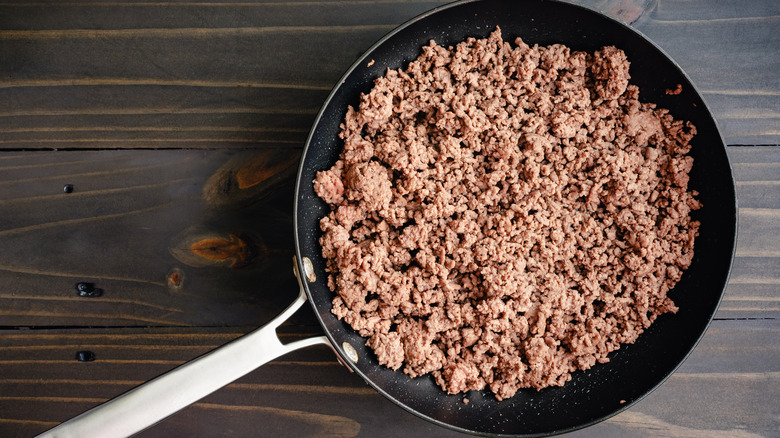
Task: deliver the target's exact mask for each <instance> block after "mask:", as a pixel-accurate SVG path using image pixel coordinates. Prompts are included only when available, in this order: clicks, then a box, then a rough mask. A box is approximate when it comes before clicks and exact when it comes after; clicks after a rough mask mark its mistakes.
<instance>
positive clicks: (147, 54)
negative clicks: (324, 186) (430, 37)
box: [0, 0, 780, 149]
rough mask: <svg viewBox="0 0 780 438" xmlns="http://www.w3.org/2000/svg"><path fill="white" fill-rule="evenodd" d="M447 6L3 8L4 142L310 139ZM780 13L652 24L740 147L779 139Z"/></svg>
mask: <svg viewBox="0 0 780 438" xmlns="http://www.w3.org/2000/svg"><path fill="white" fill-rule="evenodd" d="M442 3H443V2H432V1H428V2H424V1H420V2H401V1H388V2H379V3H377V4H373V3H369V2H271V3H257V4H255V3H249V2H238V3H219V2H216V3H215V2H210V3H200V2H183V3H172V4H167V5H162V4H159V3H135V2H121V1H114V2H69V3H64V4H49V3H46V2H35V3H19V2H13V3H0V17H7V18H5V19H2V18H0V54H2V57H3V59H4V60H6V61H5V62H3V64H2V65H0V78H2V80H0V149H2V148H5V149H19V148H26V149H27V148H28V149H53V148H155V147H173V148H235V147H241V148H248V147H252V148H255V147H264V146H267V145H269V144H270V143H274V144H277V145H280V144H281V145H284V144H288V145H290V146H291V147H299V146H300V145H301V143H302V141H303V139H304V138H305V135H306V132H307V131H308V128H309V126H310V124H311V121H312V120H313V117H314V114H315V113H316V111H317V109H318V108H319V106H320V105H321V103H322V101H323V100H324V96H325V95H326V94H327V91H328V90H329V89H330V88H331V87H332V86H333V85H334V84H335V82H336V81H337V80H338V78H339V77H340V76H341V74H342V73H343V71H344V70H345V69H346V68H348V66H349V65H350V64H351V63H352V61H353V60H354V59H355V58H356V57H357V56H358V55H359V54H361V53H362V52H363V51H364V50H365V49H366V48H368V47H369V46H370V45H371V44H372V43H373V42H374V41H376V40H377V39H378V38H379V37H381V36H382V35H384V34H385V33H386V32H387V31H389V30H390V29H392V28H393V27H395V26H396V25H398V24H400V23H401V22H403V21H405V20H407V19H409V18H412V17H413V16H415V15H417V14H418V13H420V12H423V11H425V10H427V9H430V8H432V7H434V6H436V5H439V4H442ZM583 3H586V4H592V3H594V2H585V1H583ZM599 3H600V2H595V4H596V5H598V4H599ZM651 3H653V2H651ZM116 8H120V9H122V12H123V13H122V14H117V13H115V9H116ZM160 8H162V9H160ZM312 10H316V11H317V13H311V11H312ZM701 11H707V13H706V15H701ZM745 11H750V16H746V12H745ZM779 14H780V12H778V7H777V3H776V2H772V1H771V0H754V1H752V2H751V7H750V8H747V7H746V8H734V7H733V6H732V5H731V4H730V3H728V2H713V1H705V0H696V1H692V2H686V4H685V5H682V6H681V5H678V4H667V3H665V2H663V1H660V2H657V7H655V8H654V9H652V10H650V11H648V12H647V14H646V16H645V17H644V18H643V19H642V20H640V21H639V22H638V23H636V27H637V28H638V29H639V30H640V31H642V32H644V33H646V34H647V35H648V36H649V37H650V38H651V39H653V40H654V41H655V42H656V43H658V44H659V45H660V46H661V47H663V48H664V49H665V50H666V51H667V52H669V53H670V55H671V56H672V57H673V58H674V59H676V60H678V61H679V62H680V64H681V65H682V67H683V68H684V69H685V70H686V71H687V72H688V73H689V74H690V75H691V77H692V79H693V81H694V82H695V83H696V84H697V85H698V87H699V88H700V89H701V90H702V92H703V93H704V95H705V98H706V100H707V101H708V102H709V104H710V105H711V107H712V110H713V111H714V113H715V115H716V118H717V119H718V121H719V122H720V124H721V128H722V130H723V133H724V135H725V137H726V139H727V141H728V142H729V143H732V144H737V143H739V144H778V143H780V131H778V130H777V128H776V126H777V121H778V119H779V118H780V96H778V94H777V92H776V90H774V89H773V87H774V85H775V84H776V83H777V82H778V81H780V77H779V76H778V71H780V68H778V67H779V66H780V64H778V63H779V62H780V60H779V59H778V55H777V54H776V53H773V52H772V51H769V52H765V51H763V47H774V46H778V45H780V40H778V38H780V36H778V33H777V32H775V31H774V30H775V29H776V27H777V20H778V19H780V18H778V17H780V15H779ZM119 17H121V18H119ZM173 17H175V19H174V18H173ZM757 51H758V52H757ZM192 53H198V56H191V54H192ZM226 66H229V67H226Z"/></svg>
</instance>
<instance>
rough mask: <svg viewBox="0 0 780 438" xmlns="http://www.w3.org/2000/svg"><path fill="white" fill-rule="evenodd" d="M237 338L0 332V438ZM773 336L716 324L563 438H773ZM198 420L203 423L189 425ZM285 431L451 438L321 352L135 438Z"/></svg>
mask: <svg viewBox="0 0 780 438" xmlns="http://www.w3.org/2000/svg"><path fill="white" fill-rule="evenodd" d="M304 330H305V329H304ZM240 333H241V330H236V329H235V328H225V329H208V330H205V329H197V328H196V329H136V330H123V331H122V333H118V332H117V331H116V330H107V329H83V330H66V331H63V330H36V331H2V332H0V367H2V369H3V374H2V376H0V394H2V395H0V435H2V436H31V435H33V434H34V433H37V432H40V431H42V430H44V429H46V428H47V427H51V426H53V425H54V424H56V423H57V422H59V421H62V420H65V419H67V418H70V417H71V416H73V415H76V414H78V413H79V412H81V411H83V410H85V409H88V408H89V407H91V406H93V405H95V404H97V403H100V402H101V401H103V400H105V399H107V398H110V397H113V396H115V395H117V394H119V393H121V392H123V391H125V390H127V389H129V388H131V387H133V386H134V385H136V384H138V383H139V382H142V381H145V380H147V379H150V378H152V377H154V376H156V375H157V374H159V373H161V372H164V371H165V370H167V369H171V368H173V367H175V366H176V365H177V364H178V363H180V362H184V361H186V360H189V359H191V358H193V357H195V356H197V355H198V354H201V353H203V352H205V351H208V350H209V349H211V348H213V347H214V346H215V345H219V344H221V343H224V342H227V341H228V340H230V339H232V338H233V337H235V336H237V335H239V334H240ZM778 336H780V323H778V321H777V320H761V321H734V320H729V321H715V322H714V323H713V325H712V327H711V328H710V330H709V331H708V332H707V334H706V335H705V337H704V339H703V340H702V342H701V343H700V345H699V346H698V347H697V348H696V349H695V350H694V352H693V354H692V355H691V356H690V358H689V359H688V360H687V361H686V362H685V363H684V364H683V366H682V367H681V368H680V369H679V370H678V371H677V372H676V373H675V374H674V375H673V376H672V377H671V378H670V379H669V380H668V381H667V382H666V383H665V384H663V385H662V386H661V387H660V388H659V389H657V390H656V391H654V392H653V393H652V394H650V395H649V396H648V397H646V398H645V399H643V400H641V401H640V402H639V403H638V404H636V405H635V406H633V407H632V408H631V409H629V410H628V411H627V412H625V413H622V414H619V415H618V416H616V417H614V418H612V419H610V420H608V421H606V422H604V423H601V424H598V425H596V426H594V427H592V428H588V429H585V430H583V431H580V432H577V433H574V434H572V435H571V436H578V437H580V436H581V437H591V436H593V437H595V436H599V437H619V436H620V437H643V436H647V435H648V434H653V435H657V434H661V435H664V436H673V437H682V436H686V437H691V436H711V437H724V438H725V437H732V436H736V437H754V436H771V435H772V433H773V431H776V430H777V428H778V426H780V423H778V418H780V410H779V409H780V406H779V405H777V404H776V403H767V402H766V401H767V400H773V399H777V398H778V397H780V392H779V391H780V368H778V366H779V365H780V348H778V345H777V342H776V339H777V337H778ZM80 349H89V350H91V351H94V353H95V356H96V360H95V361H93V362H78V361H76V360H75V358H74V354H75V352H76V351H78V350H80ZM19 350H21V351H22V352H20V351H19ZM19 357H24V358H25V359H24V360H18V358H19ZM203 416H208V417H209V418H211V419H212V420H210V421H208V422H204V421H200V420H199V419H200V418H203ZM291 421H294V422H296V430H298V429H297V428H298V427H300V428H301V429H300V430H306V431H307V432H306V433H307V436H315V435H317V434H320V435H322V436H377V437H384V436H399V435H401V434H405V435H409V436H421V434H425V436H436V437H439V436H441V437H444V436H458V435H457V434H454V433H452V432H449V431H447V430H445V429H442V428H438V427H436V426H433V425H431V424H429V423H427V422H425V421H423V420H420V419H418V418H416V417H414V416H412V415H410V414H408V413H406V412H405V411H403V410H402V409H400V408H398V407H396V406H395V405H393V404H392V403H390V402H388V401H386V400H385V399H383V398H382V397H381V396H380V395H378V394H377V393H375V392H374V391H373V390H372V389H370V388H369V387H367V386H366V384H365V383H364V382H363V381H362V380H361V379H360V378H359V377H358V376H356V375H354V374H351V373H349V372H348V371H347V370H346V369H345V368H344V367H342V366H341V365H339V364H338V363H337V362H336V361H335V359H334V358H333V354H332V352H330V350H329V349H327V348H324V347H314V348H310V349H305V350H300V351H297V352H294V353H291V354H289V355H287V356H285V357H283V358H280V359H278V360H276V361H273V362H271V363H270V364H268V365H266V366H264V367H262V368H260V369H258V370H257V371H255V372H253V373H251V374H250V375H248V376H246V377H245V378H242V379H240V380H239V381H237V382H236V383H234V384H231V385H229V386H228V387H226V388H224V389H222V390H220V391H218V392H217V393H215V394H213V395H211V396H209V397H207V398H206V399H204V400H203V401H202V402H200V403H197V404H196V405H194V406H191V407H189V408H186V409H185V410H184V411H181V412H180V413H178V414H176V415H174V416H173V417H170V418H169V419H167V420H165V421H163V422H162V423H160V424H158V425H157V426H155V427H153V428H151V429H149V430H147V431H145V432H143V433H142V434H141V435H140V436H143V437H158V436H159V437H163V436H204V435H206V436H214V437H218V436H255V435H253V433H256V431H257V430H260V429H258V428H262V429H261V430H267V429H266V427H268V428H270V429H268V430H274V431H277V432H279V433H280V436H284V435H285V434H284V430H286V429H284V427H288V428H289V427H290V424H291V423H290V422H291ZM298 421H300V422H303V423H304V424H301V425H298V424H297V422H298ZM745 427H748V429H747V430H746V429H745ZM204 428H205V429H204ZM748 430H749V432H748Z"/></svg>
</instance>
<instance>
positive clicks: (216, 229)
mask: <svg viewBox="0 0 780 438" xmlns="http://www.w3.org/2000/svg"><path fill="white" fill-rule="evenodd" d="M285 150H286V149H284V148H278V149H268V150H264V151H257V152H244V151H223V150H212V151H198V150H170V151H144V150H133V151H126V150H114V151H82V152H80V151H60V152H55V151H42V152H17V153H10V154H3V155H0V199H1V200H0V217H3V218H4V220H3V222H2V224H0V246H2V247H3V248H4V251H3V252H2V253H0V303H2V306H0V326H20V327H22V326H47V325H55V326H69V325H74V326H94V325H99V326H128V325H140V326H146V325H154V326H177V325H206V326H209V325H223V324H227V325H238V326H259V325H262V324H263V323H264V322H265V321H268V320H270V318H271V317H273V316H274V315H276V314H277V313H278V312H280V311H281V310H282V309H283V308H284V307H285V306H286V304H287V303H289V302H291V301H292V300H293V298H294V296H295V291H296V290H297V287H296V284H295V280H294V278H293V276H292V271H291V257H292V254H293V242H292V234H293V233H292V218H291V214H292V208H291V207H292V205H291V203H292V190H291V187H290V183H291V182H292V175H291V173H290V172H288V176H287V177H286V179H285V178H282V179H280V180H277V181H275V182H268V183H267V184H265V185H263V184H260V185H258V186H254V187H250V188H249V189H247V190H238V189H236V190H234V193H235V194H234V195H231V196H233V197H232V198H231V197H230V196H225V195H224V194H222V195H220V196H222V198H224V199H222V201H219V200H218V199H216V198H213V197H212V198H208V197H206V195H205V193H207V192H208V190H209V187H212V186H213V181H214V178H215V175H220V174H224V175H228V173H224V172H225V169H234V170H233V171H235V168H236V166H238V167H240V165H241V163H249V162H251V159H252V157H256V156H263V154H271V153H273V151H280V152H284V151H285ZM778 151H780V149H775V148H742V147H736V148H729V153H730V155H731V157H732V161H733V162H734V169H735V174H736V178H737V183H738V184H739V183H741V182H752V181H775V180H776V179H777V177H778V175H777V173H776V169H777V168H776V167H775V166H774V164H777V161H780V153H778ZM292 159H293V160H294V159H295V157H294V156H292ZM761 160H763V161H761ZM289 165H290V166H291V167H292V168H294V161H290V164H289ZM220 172H223V173H220ZM210 181H212V182H210ZM65 184H72V185H73V187H74V191H73V193H70V194H66V193H64V192H63V186H64V185H65ZM210 184H211V185H210ZM738 188H739V190H740V191H739V195H740V198H739V200H740V205H741V206H742V208H741V209H740V221H739V235H738V244H737V254H736V256H737V258H736V260H735V263H734V270H733V273H732V279H731V284H730V286H729V287H728V289H727V292H726V294H725V297H724V301H723V304H722V306H721V308H720V310H719V312H718V314H717V317H718V318H777V317H780V305H778V304H779V303H780V301H778V297H777V294H776V291H777V285H778V284H780V278H778V273H780V265H778V263H780V253H778V248H779V247H780V241H778V238H780V237H779V236H780V232H779V231H780V229H778V225H777V224H778V220H777V218H778V215H780V190H777V186H775V185H772V184H769V185H760V184H747V185H743V186H739V185H738ZM244 192H245V193H244ZM218 198H219V197H218ZM231 203H232V204H231ZM231 235H234V236H239V235H245V236H249V237H247V239H249V240H251V241H254V242H255V244H256V245H260V247H262V248H264V249H263V254H260V256H259V257H258V258H257V259H256V260H253V261H252V262H251V263H249V264H248V265H247V266H244V267H241V268H230V264H232V263H233V262H232V261H231V260H226V261H225V262H213V261H209V260H207V259H203V258H200V257H197V256H195V255H193V254H192V253H191V251H189V250H188V245H190V244H192V243H193V242H194V241H195V240H197V238H204V239H205V238H212V237H216V238H222V239H226V240H230V236H231ZM193 239H195V240H193ZM30 248H37V250H36V251H30V250H29V249H30ZM173 273H177V274H178V275H181V276H183V282H182V284H181V285H178V286H172V285H171V284H169V281H168V278H169V277H170V276H171V275H172V274H173ZM78 282H89V283H94V284H95V287H97V288H100V289H102V290H103V291H104V294H103V295H102V296H101V297H97V298H83V297H79V296H78V295H77V294H76V289H75V285H76V283H78ZM257 285H263V286H262V287H258V286H257Z"/></svg>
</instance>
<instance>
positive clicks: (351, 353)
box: [341, 342, 358, 363]
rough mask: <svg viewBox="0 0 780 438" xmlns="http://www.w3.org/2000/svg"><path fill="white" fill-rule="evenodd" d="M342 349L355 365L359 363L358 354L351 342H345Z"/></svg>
mask: <svg viewBox="0 0 780 438" xmlns="http://www.w3.org/2000/svg"><path fill="white" fill-rule="evenodd" d="M341 348H343V349H344V353H347V357H348V358H349V360H351V361H352V362H353V363H357V361H358V354H357V351H356V350H355V347H353V346H352V345H350V344H349V342H344V343H343V344H341Z"/></svg>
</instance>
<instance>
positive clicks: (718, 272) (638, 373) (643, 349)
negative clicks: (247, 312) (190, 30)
mask: <svg viewBox="0 0 780 438" xmlns="http://www.w3.org/2000/svg"><path fill="white" fill-rule="evenodd" d="M496 26H500V27H501V30H502V34H503V37H504V39H505V40H507V41H514V39H515V37H518V36H519V37H522V39H523V40H524V41H525V42H526V43H527V44H529V45H533V44H534V43H537V44H540V45H549V44H553V43H561V44H565V45H567V46H569V47H571V48H572V49H573V50H586V51H590V52H593V51H594V50H597V49H600V48H601V47H603V46H605V45H615V46H617V47H618V48H621V49H623V50H624V51H625V52H626V54H627V56H628V59H629V61H630V62H631V70H630V74H631V82H632V83H633V84H636V85H638V86H639V88H640V99H641V100H642V101H644V102H655V103H657V104H658V105H659V107H665V108H668V109H669V110H670V111H671V113H672V114H673V115H674V116H675V118H678V119H684V120H690V121H692V122H693V124H694V125H696V127H697V129H698V135H697V136H696V137H695V139H694V140H693V142H692V145H693V147H692V151H691V155H692V156H693V157H694V167H693V170H692V171H691V179H690V188H691V189H693V190H697V191H699V193H700V196H699V199H700V200H701V202H702V203H703V205H704V207H703V208H702V209H701V210H699V211H697V212H695V216H696V219H698V220H700V221H701V228H700V236H699V237H698V238H697V239H696V242H695V259H694V261H693V263H692V265H691V266H690V268H689V269H688V271H687V272H686V273H685V274H684V276H683V278H682V280H681V281H680V282H679V284H678V285H677V287H675V288H674V290H672V291H671V292H670V293H669V295H670V297H671V298H672V299H673V300H674V302H675V303H676V304H677V305H678V306H679V308H680V310H679V312H678V313H677V314H676V315H663V316H661V317H659V318H658V320H657V321H656V322H655V323H654V324H653V325H652V326H651V327H650V329H649V330H647V331H646V332H645V333H644V334H642V335H641V336H640V337H639V339H638V340H637V341H636V343H635V344H633V345H626V346H623V347H621V349H620V350H618V351H616V352H614V353H613V354H611V355H610V362H609V363H607V364H602V365H596V366H595V367H593V368H591V369H590V370H587V371H584V372H577V373H574V376H573V379H572V380H571V381H570V382H568V383H566V385H565V386H563V387H556V388H548V389H544V390H542V391H539V392H537V391H536V390H532V389H531V390H522V391H520V392H518V394H517V395H516V396H514V397H513V398H511V399H508V400H505V401H500V402H499V401H496V400H495V398H494V397H493V395H492V394H491V393H489V392H480V393H475V392H471V393H468V394H467V397H468V399H469V401H470V402H469V403H468V404H467V405H464V403H463V401H462V400H463V395H447V394H445V393H444V392H443V391H442V390H441V389H440V388H439V387H438V386H436V385H435V383H434V382H433V379H432V378H430V377H422V378H417V379H411V378H409V377H408V376H406V375H404V374H403V373H401V372H400V371H397V372H396V371H391V370H390V369H388V368H385V367H382V366H380V365H378V363H377V361H376V359H375V356H374V355H373V354H372V353H371V352H370V350H369V349H367V347H365V345H364V343H365V340H364V339H363V338H361V337H360V336H358V335H357V334H356V333H355V332H354V331H353V330H352V329H351V328H350V327H349V326H348V325H347V324H345V323H344V322H342V321H339V320H338V319H336V318H335V317H334V316H333V315H332V314H331V313H330V308H331V299H332V296H333V294H332V292H331V291H330V290H328V288H327V287H326V285H325V281H324V279H325V278H327V275H326V273H325V271H324V267H325V263H324V259H323V258H322V257H321V256H320V246H319V244H318V241H317V239H318V237H319V233H318V232H317V230H318V229H319V228H318V221H319V219H320V218H321V217H323V216H324V215H326V214H327V213H328V211H329V206H328V205H327V204H325V203H324V202H322V201H320V200H319V199H318V198H317V197H316V195H315V193H314V191H313V188H312V181H313V180H314V177H315V174H316V172H317V171H320V170H326V169H328V168H330V167H331V166H332V165H333V164H334V163H335V161H336V160H337V158H338V154H339V152H340V150H341V147H342V143H341V141H340V140H339V139H338V137H337V134H338V132H339V124H340V123H341V122H342V120H343V118H344V115H345V113H346V108H347V106H348V105H353V106H357V104H358V103H359V96H360V93H368V91H370V89H371V87H372V85H373V80H374V79H376V78H377V77H379V76H382V75H384V73H385V71H386V69H387V68H393V69H395V68H405V67H406V65H407V64H408V62H410V61H412V60H413V59H415V58H416V57H417V56H419V55H420V53H421V48H422V46H424V45H426V44H427V43H428V42H429V41H430V40H431V39H433V40H435V41H436V43H437V44H439V45H441V46H445V47H446V46H450V45H455V44H457V43H458V42H460V41H462V40H465V39H466V38H468V37H478V38H484V37H487V36H488V34H489V33H490V32H491V31H493V30H494V29H495V27H496ZM372 60H373V61H374V63H373V64H372V65H371V66H368V64H369V61H372ZM677 84H681V85H682V93H681V94H679V95H676V96H675V95H667V94H666V92H665V91H666V90H667V89H670V88H671V89H674V88H675V86H676V85H677ZM736 217H737V214H736V199H735V189H734V180H733V177H732V174H731V168H730V165H729V161H728V158H727V156H726V150H725V146H724V143H723V139H722V137H721V136H720V133H719V131H718V128H717V126H716V124H715V121H714V120H713V117H712V114H711V113H710V112H709V110H708V109H707V107H706V105H705V103H704V101H703V100H702V98H701V96H700V95H699V93H698V92H697V91H696V89H695V87H694V86H693V84H692V83H691V81H690V80H689V79H688V77H687V76H686V75H685V74H684V73H683V72H682V71H681V69H680V68H679V66H678V65H677V64H676V63H675V62H674V61H672V60H671V59H670V58H669V57H668V56H667V55H665V54H664V53H663V51H662V50H661V49H659V48H658V47H657V46H656V45H655V44H653V43H652V42H650V41H649V40H648V39H647V38H645V37H643V36H642V35H641V34H639V33H638V32H637V31H635V30H634V29H632V28H630V27H628V26H626V25H625V24H623V23H620V22H618V21H615V20H613V19H611V18H609V17H606V16H604V15H601V14H599V13H596V12H594V11H591V10H588V9H585V8H582V7H578V6H575V5H571V4H566V3H561V2H555V1H542V0H531V1H465V2H459V3H455V4H451V5H447V6H444V7H441V8H438V9H435V10H432V11H430V12H428V13H425V14H423V15H421V16H419V17H417V18H415V19H413V20H411V21H409V22H407V23H406V24H404V25H402V26H401V27H399V28H398V29H396V30H395V31H393V32H392V33H390V34H389V35H387V36H386V37H384V38H383V39H382V40H380V41H379V42H378V43H376V44H375V45H374V46H373V47H371V48H370V49H369V50H368V51H367V52H366V53H365V55H363V56H362V57H361V58H360V59H359V60H358V61H357V62H355V64H354V65H353V66H352V67H351V68H350V70H349V71H348V72H347V73H346V75H345V76H344V77H343V78H342V80H341V81H340V82H339V85H338V86H337V87H336V88H335V90H334V91H333V92H332V93H331V95H330V96H329V97H328V99H327V101H326V102H325V105H324V106H323V108H322V110H321V112H320V113H319V115H318V117H317V119H316V121H315V125H314V128H313V129H312V131H311V134H310V136H309V139H308V142H307V145H306V149H305V150H304V153H303V157H302V161H301V167H300V171H299V174H298V181H297V188H296V205H295V229H296V235H295V238H296V251H297V254H298V259H299V260H300V259H302V258H303V257H307V258H309V259H311V261H312V262H313V265H314V270H315V274H316V276H317V278H318V279H320V281H317V282H315V283H307V284H306V286H305V287H306V292H307V294H308V296H309V299H310V301H311V303H312V305H313V306H314V309H315V311H316V312H317V316H318V318H319V320H320V322H321V323H322V325H323V327H324V328H325V331H326V333H327V335H328V337H329V338H330V340H331V342H332V344H333V345H334V346H335V347H336V349H337V350H338V351H339V353H340V354H341V356H342V357H346V356H347V354H346V352H344V351H343V347H342V345H343V344H344V343H345V342H346V343H348V344H349V345H351V346H352V347H354V349H355V350H357V354H358V356H359V361H358V362H357V363H352V362H349V361H347V362H348V363H349V365H350V366H351V367H352V368H353V369H354V370H355V372H356V373H358V374H359V375H360V376H362V377H363V378H364V379H365V380H366V382H368V384H370V385H371V386H373V387H374V388H375V389H376V390H377V391H379V392H380V393H382V394H383V395H384V396H386V397H387V398H389V399H390V400H392V401H393V402H395V403H396V404H398V405H399V406H401V407H403V408H405V409H406V410H408V411H409V412H412V413H413V414H416V415H418V416H420V417H423V418H425V419H427V420H430V421H433V422H434V423H437V424H439V425H441V426H445V427H449V428H452V429H455V430H458V431H462V432H471V433H476V434H489V435H525V436H535V435H545V434H556V433H563V432H568V431H572V430H574V429H577V428H581V427H584V426H587V425H590V424H593V423H596V422H598V421H601V420H603V419H605V418H607V417H610V416H612V415H614V414H616V413H618V412H620V411H622V410H624V409H626V408H628V407H629V406H631V405H632V404H633V403H634V402H636V401H637V400H639V399H640V398H642V397H643V396H644V395H646V394H648V393H649V392H650V391H652V390H653V389H654V388H655V387H657V386H658V385H660V384H661V382H663V381H664V380H665V379H666V378H667V377H668V376H669V375H670V374H671V373H672V372H673V371H674V370H675V369H676V368H677V367H678V366H679V365H680V364H681V363H682V361H683V360H684V359H685V358H686V356H687V355H688V354H689V353H690V351H691V350H692V349H693V348H694V346H695V345H696V343H697V342H698V341H699V339H700V338H701V336H702V335H703V334H704V331H705V330H706V328H707V326H708V324H709V322H710V320H711V318H712V316H713V314H714V313H715V310H716V308H717V307H718V304H719V302H720V299H721V296H722V294H723V290H724V288H725V285H726V283H727V280H728V275H729V270H730V267H731V262H732V259H733V253H734V246H735V236H736Z"/></svg>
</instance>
